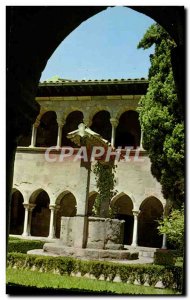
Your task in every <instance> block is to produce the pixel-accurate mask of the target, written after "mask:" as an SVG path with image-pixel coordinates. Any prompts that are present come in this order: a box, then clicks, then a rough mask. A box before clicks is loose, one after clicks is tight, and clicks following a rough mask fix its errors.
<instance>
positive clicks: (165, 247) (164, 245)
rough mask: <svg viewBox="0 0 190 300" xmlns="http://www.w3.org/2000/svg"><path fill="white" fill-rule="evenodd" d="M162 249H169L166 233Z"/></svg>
mask: <svg viewBox="0 0 190 300" xmlns="http://www.w3.org/2000/svg"><path fill="white" fill-rule="evenodd" d="M162 249H167V238H166V234H165V233H164V234H163V240H162Z"/></svg>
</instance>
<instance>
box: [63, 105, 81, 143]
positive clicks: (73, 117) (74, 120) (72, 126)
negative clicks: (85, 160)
mask: <svg viewBox="0 0 190 300" xmlns="http://www.w3.org/2000/svg"><path fill="white" fill-rule="evenodd" d="M82 122H83V113H82V112H81V111H78V110H75V111H72V112H71V113H70V114H69V115H68V116H67V118H66V123H65V125H64V126H63V130H62V145H63V146H70V147H73V148H77V147H78V146H77V145H76V144H75V143H73V142H72V141H71V140H70V139H68V138H67V134H68V133H69V132H71V131H73V130H76V129H78V125H79V124H80V123H82Z"/></svg>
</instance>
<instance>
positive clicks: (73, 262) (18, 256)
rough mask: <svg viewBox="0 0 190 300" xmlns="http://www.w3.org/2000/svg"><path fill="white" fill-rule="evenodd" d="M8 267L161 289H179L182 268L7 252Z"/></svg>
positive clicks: (180, 286)
mask: <svg viewBox="0 0 190 300" xmlns="http://www.w3.org/2000/svg"><path fill="white" fill-rule="evenodd" d="M8 267H13V268H18V269H26V270H38V271H40V272H53V273H58V274H60V275H63V274H66V275H77V273H78V274H81V275H82V276H84V275H85V274H87V275H90V276H92V275H93V276H94V277H95V278H96V279H100V276H101V277H102V276H103V279H104V280H107V279H108V280H110V281H113V280H114V278H115V277H116V276H118V277H119V278H120V280H121V281H122V282H127V283H134V282H135V281H137V282H138V283H139V284H141V285H143V284H145V283H146V284H149V285H150V286H155V285H156V283H157V282H160V281H161V282H162V283H163V285H164V287H167V288H172V289H176V290H178V291H181V290H182V280H183V278H182V274H183V269H182V267H176V266H161V265H160V266H159V265H150V264H149V265H147V264H146V265H139V264H138V265H135V264H134V265H133V264H117V263H112V262H105V261H85V260H79V259H75V258H71V257H50V256H39V255H26V254H23V253H9V254H8Z"/></svg>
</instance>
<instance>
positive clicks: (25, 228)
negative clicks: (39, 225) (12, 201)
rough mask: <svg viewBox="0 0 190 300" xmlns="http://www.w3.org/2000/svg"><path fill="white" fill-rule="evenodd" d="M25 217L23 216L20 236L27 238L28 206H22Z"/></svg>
mask: <svg viewBox="0 0 190 300" xmlns="http://www.w3.org/2000/svg"><path fill="white" fill-rule="evenodd" d="M24 208H25V215H24V230H23V234H22V236H28V215H29V204H24Z"/></svg>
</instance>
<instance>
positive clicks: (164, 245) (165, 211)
mask: <svg viewBox="0 0 190 300" xmlns="http://www.w3.org/2000/svg"><path fill="white" fill-rule="evenodd" d="M170 208H171V203H170V201H166V204H165V205H164V209H163V217H167V216H168V215H169V212H170ZM162 249H167V236H166V234H165V233H164V234H163V239H162Z"/></svg>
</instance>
